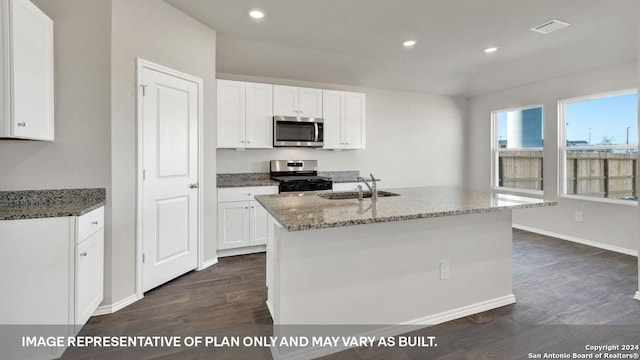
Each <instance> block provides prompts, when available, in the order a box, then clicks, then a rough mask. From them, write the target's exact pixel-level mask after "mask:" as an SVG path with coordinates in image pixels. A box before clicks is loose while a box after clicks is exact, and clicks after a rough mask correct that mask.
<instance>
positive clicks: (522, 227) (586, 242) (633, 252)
mask: <svg viewBox="0 0 640 360" xmlns="http://www.w3.org/2000/svg"><path fill="white" fill-rule="evenodd" d="M513 227H514V228H516V229H520V230H524V231H529V232H532V233H536V234H542V235H546V236H551V237H554V238H558V239H562V240H567V241H571V242H574V243H578V244H582V245H587V246H591V247H596V248H599V249H603V250H609V251H613V252H617V253H620V254H625V255H631V256H635V257H638V251H637V250H632V249H627V248H623V247H619V246H614V245H609V244H603V243H600V242H597V241H591V240H586V239H581V238H578V237H575V236H569V235H564V234H559V233H555V232H553V231H547V230H542V229H538V228H534V227H530V226H525V225H520V224H513Z"/></svg>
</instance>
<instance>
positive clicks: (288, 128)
mask: <svg viewBox="0 0 640 360" xmlns="http://www.w3.org/2000/svg"><path fill="white" fill-rule="evenodd" d="M276 140H277V141H300V142H310V141H316V127H315V126H314V123H300V122H294V121H280V122H278V125H277V126H276Z"/></svg>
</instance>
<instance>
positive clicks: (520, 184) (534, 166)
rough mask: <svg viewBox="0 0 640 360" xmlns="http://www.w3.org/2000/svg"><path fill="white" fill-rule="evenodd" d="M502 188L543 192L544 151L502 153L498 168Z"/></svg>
mask: <svg viewBox="0 0 640 360" xmlns="http://www.w3.org/2000/svg"><path fill="white" fill-rule="evenodd" d="M498 169H499V170H498V171H499V174H498V178H499V180H500V186H503V187H508V188H514V189H529V190H542V189H543V187H542V151H541V150H533V151H501V152H500V158H499V166H498Z"/></svg>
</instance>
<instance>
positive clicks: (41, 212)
mask: <svg viewBox="0 0 640 360" xmlns="http://www.w3.org/2000/svg"><path fill="white" fill-rule="evenodd" d="M105 199H106V190H105V189H104V188H93V189H60V190H21V191H0V220H18V219H37V218H49V217H62V216H80V215H83V214H86V213H88V212H89V211H91V210H94V209H97V208H99V207H100V206H103V205H104V202H105Z"/></svg>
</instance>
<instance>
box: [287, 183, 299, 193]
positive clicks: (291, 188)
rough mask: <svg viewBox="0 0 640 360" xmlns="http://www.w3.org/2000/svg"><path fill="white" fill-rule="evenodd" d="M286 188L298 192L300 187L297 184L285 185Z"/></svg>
mask: <svg viewBox="0 0 640 360" xmlns="http://www.w3.org/2000/svg"><path fill="white" fill-rule="evenodd" d="M286 188H287V190H291V191H294V190H298V189H299V188H300V186H298V184H287V186H286Z"/></svg>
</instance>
